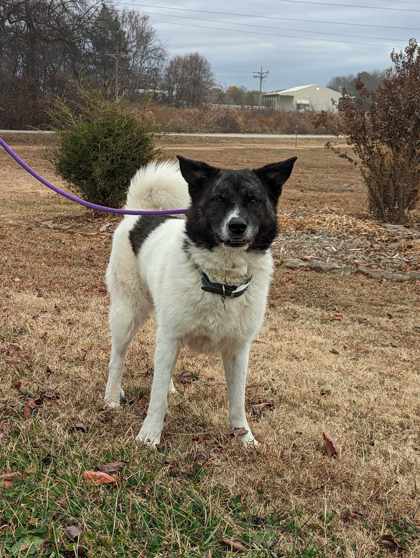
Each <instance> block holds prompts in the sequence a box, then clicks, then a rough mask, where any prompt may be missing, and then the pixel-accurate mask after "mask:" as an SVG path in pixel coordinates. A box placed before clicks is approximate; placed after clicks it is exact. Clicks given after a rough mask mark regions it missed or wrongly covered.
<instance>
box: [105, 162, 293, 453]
mask: <svg viewBox="0 0 420 558" xmlns="http://www.w3.org/2000/svg"><path fill="white" fill-rule="evenodd" d="M178 159H179V164H178V162H173V161H167V162H156V163H151V164H149V165H147V166H146V167H144V168H142V169H140V170H139V171H138V172H137V174H136V175H135V176H134V178H133V179H132V181H131V185H130V188H129V191H128V196H127V207H128V208H131V209H136V208H144V209H162V208H175V207H189V209H188V213H187V215H186V219H185V220H184V219H178V218H175V217H140V218H139V217H133V216H127V217H125V218H124V219H123V221H122V222H121V223H120V225H119V226H118V228H117V229H116V231H115V233H114V237H113V244H112V253H111V258H110V262H109V266H108V270H107V276H106V280H107V286H108V291H109V294H110V296H111V309H110V325H111V334H112V353H111V359H110V364H109V377H108V383H107V386H106V392H105V402H106V404H107V405H108V406H109V407H111V408H115V407H118V406H119V405H120V398H121V397H123V395H124V394H123V390H122V388H121V377H122V370H123V360H124V357H125V354H126V352H127V349H128V346H129V343H130V341H131V339H132V337H133V335H134V333H135V331H136V330H137V329H138V328H139V327H140V326H142V325H143V324H144V322H145V320H146V319H147V317H148V316H149V314H150V312H151V311H152V309H154V312H155V318H156V351H155V358H154V376H153V383H152V389H151V394H150V403H149V408H148V412H147V416H146V418H145V420H144V422H143V425H142V427H141V430H140V433H139V434H138V436H137V440H138V441H139V442H142V443H145V444H148V445H151V446H156V445H157V444H158V443H159V441H160V436H161V433H162V428H163V423H164V419H165V414H166V411H167V406H168V403H167V400H168V392H172V391H175V388H174V386H173V383H172V379H171V374H172V371H173V370H174V367H175V363H176V359H177V355H178V351H179V348H180V346H182V345H183V344H187V345H189V346H190V347H192V348H193V349H195V350H198V351H201V352H209V351H210V352H220V353H221V355H222V358H223V363H224V368H225V375H226V381H227V387H228V395H229V417H230V425H231V427H232V428H234V429H241V430H240V432H241V436H240V437H241V440H242V442H243V443H244V444H256V441H255V439H254V436H253V435H252V432H251V429H250V428H249V425H248V422H247V419H246V415H245V386H246V377H247V369H248V355H249V350H250V347H251V343H252V341H253V339H254V338H255V336H256V335H257V333H258V331H259V330H260V327H261V325H262V323H263V318H264V312H265V307H266V302H267V295H268V290H269V286H270V281H271V276H272V270H273V261H272V256H271V252H270V246H271V243H272V242H273V240H274V238H275V237H276V234H277V202H278V199H279V196H280V194H281V191H282V186H283V184H284V183H285V182H286V180H287V179H288V178H289V176H290V174H291V172H292V169H293V165H294V163H295V160H296V157H294V158H292V159H288V160H287V161H283V162H280V163H274V164H271V165H267V166H264V167H262V168H259V169H256V170H247V169H246V170H222V169H218V168H215V167H212V166H210V165H207V164H206V163H202V162H198V161H192V160H190V159H185V158H183V157H178Z"/></svg>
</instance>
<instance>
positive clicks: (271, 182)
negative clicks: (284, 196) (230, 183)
mask: <svg viewBox="0 0 420 558" xmlns="http://www.w3.org/2000/svg"><path fill="white" fill-rule="evenodd" d="M296 159H297V157H292V158H291V159H287V160H286V161H280V163H272V164H271V165H265V167H261V168H259V169H254V172H255V174H256V175H257V176H258V178H259V179H260V180H261V182H262V183H263V185H264V186H265V188H266V189H267V191H268V195H269V196H270V199H271V201H272V202H273V203H274V204H277V202H278V199H279V197H280V194H281V191H282V188H283V184H284V183H285V182H286V180H287V179H288V178H289V176H290V175H291V174H292V170H293V165H294V164H295V161H296Z"/></svg>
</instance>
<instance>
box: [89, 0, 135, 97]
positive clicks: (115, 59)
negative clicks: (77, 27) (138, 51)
mask: <svg viewBox="0 0 420 558" xmlns="http://www.w3.org/2000/svg"><path fill="white" fill-rule="evenodd" d="M88 38H89V40H90V47H91V49H90V50H91V51H90V60H91V66H90V67H89V73H88V75H87V78H88V80H89V81H90V82H91V83H93V84H94V85H95V86H96V87H98V88H99V89H100V90H101V91H102V92H103V94H106V95H107V96H108V97H111V96H113V97H116V98H118V97H119V95H120V77H122V76H123V75H126V74H127V72H128V41H127V36H126V34H125V32H124V29H123V27H122V24H121V20H120V18H119V14H118V12H117V11H116V10H115V9H114V8H110V7H108V6H107V5H106V4H102V7H101V9H100V10H99V12H98V13H97V15H96V17H95V19H94V21H93V22H92V25H91V26H90V31H89V35H88Z"/></svg>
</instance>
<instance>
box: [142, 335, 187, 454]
mask: <svg viewBox="0 0 420 558" xmlns="http://www.w3.org/2000/svg"><path fill="white" fill-rule="evenodd" d="M177 356H178V341H177V340H176V339H175V338H174V337H173V336H171V334H170V332H167V331H163V330H162V329H161V328H159V327H158V329H157V332H156V350H155V365H154V372H153V381H152V390H151V392H150V402H149V408H148V410H147V416H146V418H145V419H144V422H143V424H142V427H141V429H140V432H139V434H138V436H137V438H136V440H137V441H138V442H140V443H144V444H146V445H148V446H152V447H156V446H157V445H158V444H159V442H160V436H161V433H162V428H163V422H164V420H165V415H166V411H167V409H168V392H169V391H170V387H171V373H172V371H173V369H174V368H175V364H176V359H177Z"/></svg>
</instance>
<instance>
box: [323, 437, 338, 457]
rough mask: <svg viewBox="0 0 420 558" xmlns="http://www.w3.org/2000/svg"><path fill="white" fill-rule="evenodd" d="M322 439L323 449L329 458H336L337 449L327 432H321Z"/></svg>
mask: <svg viewBox="0 0 420 558" xmlns="http://www.w3.org/2000/svg"><path fill="white" fill-rule="evenodd" d="M322 437H323V439H324V445H325V449H326V452H327V454H328V455H329V457H338V449H337V445H336V443H335V441H334V440H333V439H332V438H331V436H330V435H329V434H328V433H327V432H323V433H322Z"/></svg>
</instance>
